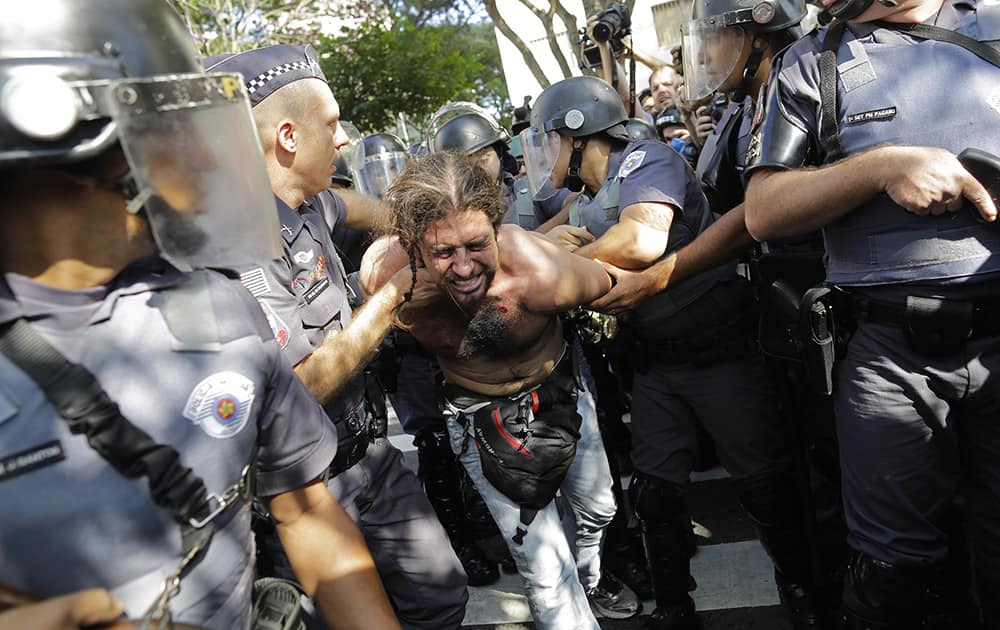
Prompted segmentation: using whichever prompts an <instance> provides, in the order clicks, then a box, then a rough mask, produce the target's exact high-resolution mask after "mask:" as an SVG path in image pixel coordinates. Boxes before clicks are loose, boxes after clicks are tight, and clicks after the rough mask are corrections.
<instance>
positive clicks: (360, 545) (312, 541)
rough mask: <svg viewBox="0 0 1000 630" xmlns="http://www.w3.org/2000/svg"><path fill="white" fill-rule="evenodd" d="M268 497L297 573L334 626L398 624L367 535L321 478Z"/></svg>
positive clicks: (375, 626) (336, 627) (377, 627)
mask: <svg viewBox="0 0 1000 630" xmlns="http://www.w3.org/2000/svg"><path fill="white" fill-rule="evenodd" d="M266 502H267V504H268V510H269V511H270V512H271V515H272V516H273V517H274V519H275V521H276V522H277V528H278V536H279V537H280V538H281V544H282V546H283V547H284V548H285V552H286V553H287V554H288V559H289V561H291V563H292V568H293V569H294V570H295V576H296V577H297V578H298V580H299V583H300V584H302V586H303V588H305V590H306V592H308V593H309V594H311V595H312V596H313V597H314V598H315V600H316V603H317V605H318V606H319V609H320V612H322V613H323V619H324V620H325V621H326V623H327V625H328V626H330V628H334V629H339V628H364V629H369V628H370V629H379V630H381V629H383V628H385V629H391V628H399V622H398V621H397V620H396V615H395V614H394V613H393V610H392V606H391V605H390V604H389V599H388V597H386V594H385V589H383V588H382V581H381V580H380V579H379V577H378V573H377V572H376V570H375V561H374V560H372V556H371V554H370V553H369V552H368V547H367V546H366V545H365V539H364V537H363V536H362V535H361V532H360V531H359V530H358V527H357V525H355V524H354V521H352V520H351V517H350V516H348V514H347V512H345V511H344V508H342V507H341V506H340V504H338V503H337V502H336V501H334V500H333V497H332V496H331V495H330V491H329V490H327V488H326V486H325V485H324V484H323V483H322V482H320V481H319V480H318V479H317V480H313V481H312V482H311V483H308V484H306V485H305V486H303V487H301V488H298V489H296V490H292V491H290V492H285V493H282V494H278V495H275V496H273V497H269V498H268V499H266Z"/></svg>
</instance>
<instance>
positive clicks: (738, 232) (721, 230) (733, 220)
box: [646, 204, 754, 291]
mask: <svg viewBox="0 0 1000 630" xmlns="http://www.w3.org/2000/svg"><path fill="white" fill-rule="evenodd" d="M745 216H746V215H745V213H744V205H743V204H740V205H738V206H736V207H735V208H733V209H732V210H730V211H729V212H727V213H726V214H724V215H722V216H721V217H719V219H718V220H717V221H716V222H715V223H713V224H712V225H710V226H708V229H706V230H705V231H704V232H702V233H701V234H699V235H698V237H697V238H695V239H694V240H693V241H691V242H690V243H688V244H687V245H685V246H684V247H682V248H680V249H679V250H678V251H677V252H675V253H674V254H672V255H671V256H669V257H668V258H667V259H666V260H664V261H662V262H660V263H657V264H656V265H654V266H653V267H650V268H649V269H648V270H647V272H646V273H658V275H659V274H667V279H666V280H667V283H671V284H677V283H678V282H681V281H682V280H687V279H688V278H690V277H691V276H694V275H697V274H699V273H701V272H702V271H705V270H707V269H710V268H712V267H715V266H716V265H721V264H722V263H724V262H726V261H728V260H732V259H734V258H736V257H737V256H739V255H740V254H741V253H743V252H744V251H746V250H747V249H748V248H749V247H750V246H751V245H753V243H754V240H753V237H752V236H750V232H748V231H747V226H746V221H745ZM671 258H672V259H673V263H672V264H667V265H663V263H666V262H667V260H670V259H671ZM661 265H663V266H662V267H661ZM657 267H661V268H660V269H659V270H658V271H657ZM664 288H666V284H664V286H663V287H661V288H660V290H661V291H662V290H663V289H664Z"/></svg>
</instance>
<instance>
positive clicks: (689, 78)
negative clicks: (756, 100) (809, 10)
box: [681, 0, 806, 101]
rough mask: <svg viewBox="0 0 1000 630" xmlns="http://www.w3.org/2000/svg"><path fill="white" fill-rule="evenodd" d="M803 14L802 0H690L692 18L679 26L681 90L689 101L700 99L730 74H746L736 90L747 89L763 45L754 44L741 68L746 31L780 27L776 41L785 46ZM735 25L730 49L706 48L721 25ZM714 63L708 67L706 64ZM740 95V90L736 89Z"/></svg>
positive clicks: (771, 30) (773, 30) (794, 35)
mask: <svg viewBox="0 0 1000 630" xmlns="http://www.w3.org/2000/svg"><path fill="white" fill-rule="evenodd" d="M805 16H806V4H805V0H694V2H693V4H692V9H691V20H690V21H689V22H686V23H685V24H683V25H682V27H681V46H682V48H683V51H684V54H683V60H684V61H683V63H684V94H685V98H686V99H687V100H689V101H698V100H700V99H702V98H705V97H708V96H709V95H711V94H712V93H713V92H714V91H715V90H717V89H720V88H721V87H722V86H723V85H724V84H725V83H726V81H727V79H729V77H730V76H733V73H734V72H737V73H739V74H738V75H737V76H742V77H744V80H743V85H741V86H740V87H739V88H738V92H741V93H742V92H745V90H746V89H747V87H748V85H749V80H750V78H751V77H752V76H753V75H754V74H755V73H756V72H757V70H758V68H759V64H760V61H761V54H762V53H761V51H760V50H759V49H758V48H756V47H754V48H753V50H752V52H751V54H750V57H749V58H748V59H746V60H745V61H744V62H743V67H742V68H739V67H738V66H739V63H740V57H741V53H742V50H743V46H744V45H745V44H746V40H745V39H743V38H745V33H782V32H783V31H790V32H789V33H787V34H786V36H785V37H783V38H780V40H779V43H780V45H777V46H776V47H775V50H777V49H778V48H783V47H784V46H785V45H786V43H790V41H785V40H794V39H797V38H798V36H799V35H801V32H800V31H799V30H798V26H799V23H800V22H801V21H802V18H804V17H805ZM726 29H735V32H737V33H738V34H739V37H740V38H741V40H740V41H739V43H738V44H735V45H731V46H729V47H728V53H723V52H719V51H716V52H715V53H714V54H713V55H711V56H710V61H709V56H707V55H706V54H705V48H706V45H707V43H708V42H714V41H717V40H718V36H719V34H720V32H721V31H723V30H726ZM709 64H711V65H712V66H713V67H712V68H711V70H709V68H708V65H709ZM737 96H738V99H737V100H741V99H742V96H740V95H739V94H737Z"/></svg>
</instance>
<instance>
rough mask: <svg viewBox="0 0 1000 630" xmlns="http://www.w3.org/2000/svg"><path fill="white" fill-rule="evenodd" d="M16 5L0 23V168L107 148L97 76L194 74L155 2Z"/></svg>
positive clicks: (181, 39)
mask: <svg viewBox="0 0 1000 630" xmlns="http://www.w3.org/2000/svg"><path fill="white" fill-rule="evenodd" d="M19 4H20V6H19V7H18V8H17V9H16V10H10V9H9V8H8V10H6V11H4V15H3V19H2V20H0V167H2V166H8V165H13V164H15V163H16V164H18V165H24V164H29V163H34V164H46V163H48V164H55V163H67V162H77V161H80V160H85V159H88V158H91V157H94V156H96V155H98V154H100V153H102V152H103V151H105V150H107V149H108V148H110V147H112V146H113V145H114V144H115V142H116V141H117V135H116V126H115V123H114V122H112V120H111V116H110V114H109V112H108V105H107V101H108V97H109V95H108V91H109V90H108V89H107V85H106V84H104V83H102V82H103V81H109V80H115V79H122V78H125V77H153V76H157V75H171V74H190V73H199V72H201V71H202V69H201V63H200V62H199V60H198V55H197V51H196V50H195V47H194V43H193V41H192V39H191V36H190V34H188V32H187V29H186V28H185V26H184V23H183V22H182V21H181V19H180V18H179V16H178V15H177V14H176V12H175V11H174V10H173V9H171V8H170V7H169V6H168V5H167V3H166V2H163V1H162V0H87V1H86V2H80V1H79V0H46V1H35V2H24V3H19Z"/></svg>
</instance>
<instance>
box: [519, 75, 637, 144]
mask: <svg viewBox="0 0 1000 630" xmlns="http://www.w3.org/2000/svg"><path fill="white" fill-rule="evenodd" d="M626 120H628V114H627V113H625V106H624V105H622V101H621V98H620V97H619V96H618V92H616V91H615V89H614V88H612V87H611V86H610V85H608V83H606V82H605V81H602V80H601V79H598V78H596V77H586V76H584V77H571V78H569V79H563V80H562V81H559V82H558V83H554V84H552V85H550V86H549V87H547V88H545V90H544V91H543V92H542V93H541V94H540V95H539V96H538V99H537V100H536V101H535V104H534V105H532V107H531V116H530V119H529V122H530V124H531V126H530V127H529V128H528V129H529V130H535V131H538V132H542V133H545V132H548V131H556V132H559V133H560V134H562V135H564V136H569V137H571V138H582V137H585V136H591V135H594V134H597V133H601V132H603V133H605V134H607V135H608V136H611V137H612V138H616V139H618V140H626V141H627V140H628V132H627V131H626V130H625V121H626Z"/></svg>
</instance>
